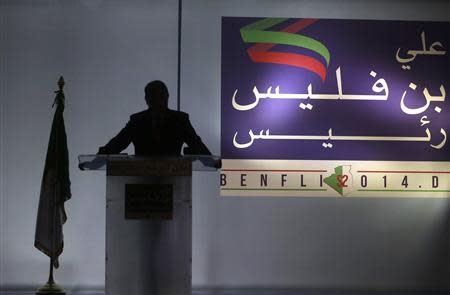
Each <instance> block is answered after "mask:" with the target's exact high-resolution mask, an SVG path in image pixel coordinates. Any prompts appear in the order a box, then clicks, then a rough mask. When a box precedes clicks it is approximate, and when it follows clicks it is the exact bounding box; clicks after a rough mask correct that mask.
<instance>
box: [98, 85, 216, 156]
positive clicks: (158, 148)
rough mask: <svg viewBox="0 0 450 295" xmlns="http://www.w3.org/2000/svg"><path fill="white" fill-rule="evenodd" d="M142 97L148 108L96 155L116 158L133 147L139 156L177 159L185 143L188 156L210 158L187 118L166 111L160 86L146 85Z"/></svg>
mask: <svg viewBox="0 0 450 295" xmlns="http://www.w3.org/2000/svg"><path fill="white" fill-rule="evenodd" d="M145 93H146V96H145V99H146V101H147V104H148V105H149V107H150V106H151V107H150V108H149V109H148V110H145V111H143V112H140V113H136V114H133V115H131V116H130V121H129V122H128V123H127V125H126V126H125V127H124V128H123V129H122V130H121V131H120V132H119V134H117V135H116V136H115V137H114V138H113V139H111V140H110V141H109V142H108V143H107V144H106V145H105V146H103V147H100V148H99V151H98V153H99V154H118V153H120V152H121V151H123V150H124V149H126V148H127V147H128V145H129V144H130V143H133V145H134V149H135V154H136V155H139V156H179V155H180V153H181V147H182V146H183V143H186V144H187V145H188V147H189V148H188V150H189V152H188V153H189V154H198V155H211V152H210V151H209V150H208V148H207V147H206V146H205V145H204V144H203V142H202V140H201V139H200V137H199V136H198V135H197V133H196V132H195V130H194V128H193V127H192V125H191V122H190V121H189V116H188V114H186V113H183V112H179V111H174V110H170V109H168V108H167V100H168V97H169V93H168V91H167V87H166V86H165V85H164V83H163V82H161V81H153V82H150V83H149V84H148V85H147V86H146V87H145Z"/></svg>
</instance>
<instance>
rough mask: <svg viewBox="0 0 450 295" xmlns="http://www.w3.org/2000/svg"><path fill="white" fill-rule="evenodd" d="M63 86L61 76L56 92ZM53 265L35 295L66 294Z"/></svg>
mask: <svg viewBox="0 0 450 295" xmlns="http://www.w3.org/2000/svg"><path fill="white" fill-rule="evenodd" d="M64 84H65V82H64V78H63V77H62V76H61V77H60V78H59V80H58V88H59V91H58V92H62V91H63V87H64ZM55 103H56V101H55ZM55 210H56V208H54V209H53V213H55ZM53 220H54V218H53ZM53 264H54V262H53V258H50V271H49V276H48V281H47V283H46V284H45V285H44V286H42V287H40V288H39V289H37V291H36V294H37V295H43V294H45V295H52V294H55V295H65V294H66V291H64V289H63V288H61V286H59V285H58V284H57V283H56V282H55V280H54V278H53Z"/></svg>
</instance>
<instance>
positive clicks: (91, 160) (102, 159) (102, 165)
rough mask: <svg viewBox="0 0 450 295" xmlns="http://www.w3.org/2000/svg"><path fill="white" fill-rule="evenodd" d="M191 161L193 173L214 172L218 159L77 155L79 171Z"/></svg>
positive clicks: (213, 157) (206, 157)
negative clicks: (115, 165) (114, 165)
mask: <svg viewBox="0 0 450 295" xmlns="http://www.w3.org/2000/svg"><path fill="white" fill-rule="evenodd" d="M177 160H180V161H186V160H188V161H191V162H192V170H193V171H216V170H217V168H218V166H219V165H218V163H220V157H218V156H209V155H208V156H207V155H204V156H203V155H186V156H180V157H137V156H130V155H126V154H119V155H79V156H78V167H79V168H80V170H106V164H107V163H108V162H126V163H138V162H142V161H162V162H164V161H170V162H173V161H177Z"/></svg>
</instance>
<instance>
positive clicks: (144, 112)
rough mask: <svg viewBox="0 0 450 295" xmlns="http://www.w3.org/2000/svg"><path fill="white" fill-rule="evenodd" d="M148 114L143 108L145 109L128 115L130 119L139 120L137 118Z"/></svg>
mask: <svg viewBox="0 0 450 295" xmlns="http://www.w3.org/2000/svg"><path fill="white" fill-rule="evenodd" d="M148 115H149V112H148V110H145V111H142V112H139V113H135V114H132V115H131V116H130V121H136V120H137V121H139V120H142V119H144V118H146V117H147V116H148Z"/></svg>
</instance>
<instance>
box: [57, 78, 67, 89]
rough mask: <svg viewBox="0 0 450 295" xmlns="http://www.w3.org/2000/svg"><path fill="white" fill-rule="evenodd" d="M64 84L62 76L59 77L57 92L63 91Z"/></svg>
mask: <svg viewBox="0 0 450 295" xmlns="http://www.w3.org/2000/svg"><path fill="white" fill-rule="evenodd" d="M65 84H66V82H65V81H64V77H63V76H61V77H59V80H58V87H59V91H62V90H63V87H64V85H65Z"/></svg>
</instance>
